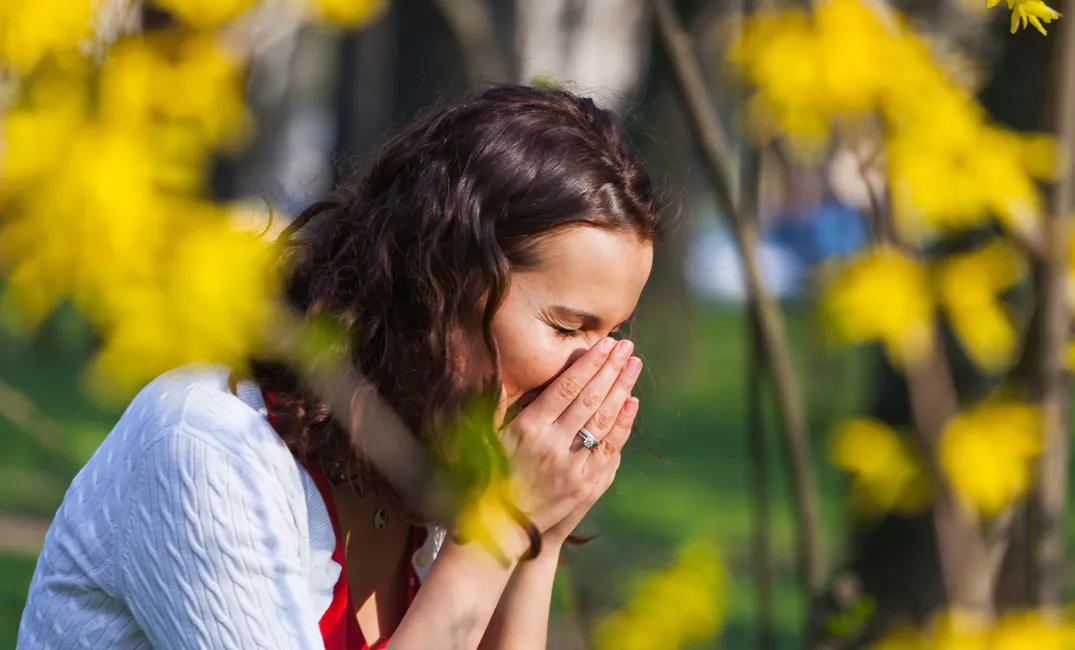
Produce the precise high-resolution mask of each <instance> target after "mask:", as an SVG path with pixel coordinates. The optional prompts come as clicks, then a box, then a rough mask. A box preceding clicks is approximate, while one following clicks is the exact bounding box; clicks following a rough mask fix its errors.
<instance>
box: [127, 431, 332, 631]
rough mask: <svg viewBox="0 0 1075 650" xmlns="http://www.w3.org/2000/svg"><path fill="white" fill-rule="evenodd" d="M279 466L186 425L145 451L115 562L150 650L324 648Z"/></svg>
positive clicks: (286, 478) (299, 516) (296, 519)
mask: <svg viewBox="0 0 1075 650" xmlns="http://www.w3.org/2000/svg"><path fill="white" fill-rule="evenodd" d="M284 461H286V459H284V460H280V459H279V458H277V457H275V456H274V455H273V454H265V453H263V450H259V449H257V448H256V447H253V448H252V447H250V446H243V445H235V444H228V443H226V442H225V443H222V442H220V440H219V439H218V438H215V437H214V436H212V435H207V434H205V433H204V432H200V431H197V430H194V429H192V428H191V427H189V426H187V425H186V424H182V425H181V426H179V427H177V428H176V429H175V430H173V431H170V432H169V433H168V434H167V435H164V436H162V437H161V438H160V439H158V440H157V441H155V442H154V443H153V444H152V445H151V446H150V447H149V448H147V449H146V451H145V453H144V455H143V456H142V457H141V459H140V460H139V464H138V466H137V467H136V468H135V472H134V475H133V477H132V478H133V479H134V480H133V482H132V484H131V490H130V492H129V493H128V495H127V501H128V503H127V504H126V512H125V514H124V516H123V526H124V530H123V531H122V538H123V539H122V544H121V545H120V548H119V553H118V557H117V562H118V566H119V570H120V572H121V581H122V590H123V592H124V597H125V600H126V603H127V606H128V607H129V608H130V610H131V613H132V614H133V616H134V617H135V619H136V620H137V622H138V624H139V626H140V627H141V628H142V629H143V631H144V632H145V634H146V636H147V637H148V638H149V641H150V643H151V644H152V646H153V647H154V648H156V649H158V650H188V649H189V650H194V649H199V650H217V649H219V650H224V649H228V650H231V649H238V650H248V649H254V648H267V649H273V650H299V649H302V650H307V649H318V650H320V649H322V648H324V644H323V641H322V638H321V635H320V632H319V630H318V618H319V614H318V613H317V612H316V611H315V607H314V605H313V603H312V599H311V596H310V592H309V587H308V584H307V581H306V577H305V575H304V567H303V563H304V558H308V550H305V549H304V548H303V543H304V542H303V537H302V535H303V532H302V530H301V525H302V524H301V523H300V522H301V521H303V520H304V517H305V513H304V512H303V513H297V512H296V511H295V510H296V508H295V505H294V504H295V501H294V495H292V494H290V493H289V491H288V489H287V488H288V486H289V485H290V484H291V481H292V480H293V478H294V477H292V476H290V475H288V472H289V471H291V472H293V471H294V469H295V468H294V466H292V467H290V468H289V467H288V466H287V463H286V462H284ZM300 499H301V496H300Z"/></svg>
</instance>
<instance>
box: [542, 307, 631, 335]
mask: <svg viewBox="0 0 1075 650" xmlns="http://www.w3.org/2000/svg"><path fill="white" fill-rule="evenodd" d="M549 310H550V311H553V312H556V313H557V314H558V315H560V316H564V317H567V318H575V319H578V320H580V321H582V322H584V323H586V324H588V325H590V326H591V327H595V328H598V329H600V328H601V326H602V325H603V324H604V322H605V321H604V319H603V318H601V317H600V316H598V315H596V314H591V313H590V312H588V311H583V310H581V309H575V308H574V307H567V306H565V305H553V306H552V307H549ZM634 317H635V315H634V314H631V315H630V316H628V317H627V319H626V320H625V321H623V322H622V323H620V324H619V325H617V326H616V327H613V328H611V329H613V330H618V329H619V328H621V327H623V326H624V325H627V324H628V323H630V322H631V321H632V320H633V319H634Z"/></svg>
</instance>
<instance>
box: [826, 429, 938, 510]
mask: <svg viewBox="0 0 1075 650" xmlns="http://www.w3.org/2000/svg"><path fill="white" fill-rule="evenodd" d="M830 457H831V460H832V463H833V464H834V465H836V466H837V467H839V468H841V469H843V470H845V471H847V472H849V473H850V474H852V476H854V482H853V484H852V486H851V500H852V507H853V508H854V509H855V510H856V511H857V512H859V513H860V514H864V515H868V516H869V515H878V514H884V513H886V512H889V511H895V512H897V513H899V514H904V515H911V514H916V513H919V512H922V511H924V510H925V509H927V508H928V507H929V504H930V501H931V499H932V489H931V487H930V483H929V478H928V477H927V475H926V472H925V468H924V467H923V465H922V460H921V457H920V456H919V454H918V452H917V451H915V449H914V448H913V447H912V446H911V444H910V443H909V442H908V441H907V440H906V439H904V438H903V437H902V436H900V435H899V434H898V433H896V432H895V431H893V430H892V429H891V428H889V427H888V426H887V425H885V424H884V423H882V422H879V421H877V420H868V419H857V420H850V421H848V422H845V423H844V424H843V425H842V426H841V427H840V429H839V431H837V433H836V436H835V438H834V440H833V444H832V450H831V453H830Z"/></svg>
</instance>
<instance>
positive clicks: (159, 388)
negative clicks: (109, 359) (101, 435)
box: [106, 365, 290, 459]
mask: <svg viewBox="0 0 1075 650" xmlns="http://www.w3.org/2000/svg"><path fill="white" fill-rule="evenodd" d="M229 376H230V370H229V369H228V368H225V367H221V366H201V365H195V366H184V367H182V368H178V369H176V370H173V371H171V372H168V373H165V374H163V375H161V376H160V377H158V378H156V379H155V380H153V381H152V382H150V383H149V384H148V385H146V387H145V388H143V389H142V390H141V391H140V392H139V393H138V395H137V396H136V397H135V398H134V399H133V400H132V401H131V403H130V405H129V406H128V407H127V410H126V411H125V412H124V413H123V416H122V417H121V418H120V420H119V422H118V423H117V424H116V427H115V428H114V429H113V431H112V433H110V434H109V436H108V437H109V438H118V439H119V440H118V441H117V442H120V443H121V444H122V445H123V446H124V447H125V448H126V449H132V448H149V447H152V446H154V445H156V444H157V443H159V442H161V440H163V439H166V438H172V437H193V438H196V439H198V440H200V441H202V442H204V443H206V444H209V445H210V446H212V447H215V448H217V449H219V451H220V452H222V453H225V454H228V455H233V454H240V455H243V456H247V455H250V454H251V453H252V454H253V456H254V457H262V458H266V459H268V458H274V459H275V458H290V453H289V452H288V450H287V447H286V445H284V443H283V441H282V440H280V438H279V436H277V435H276V432H275V431H273V429H272V427H271V426H269V424H268V422H267V421H266V420H265V418H264V414H263V413H260V412H258V410H257V405H256V404H253V403H251V401H250V400H249V399H247V400H243V399H240V397H239V396H237V395H236V394H234V393H233V392H232V391H231V389H230V388H229ZM108 442H109V441H108V440H106V444H107V443H108Z"/></svg>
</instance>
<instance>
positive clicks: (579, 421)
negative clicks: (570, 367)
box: [556, 341, 634, 436]
mask: <svg viewBox="0 0 1075 650" xmlns="http://www.w3.org/2000/svg"><path fill="white" fill-rule="evenodd" d="M632 350H634V343H631V342H630V341H620V342H619V343H618V344H617V345H616V348H615V349H614V350H613V351H612V354H610V355H609V358H608V361H606V362H605V365H603V366H601V369H600V370H598V371H597V374H596V375H594V377H593V379H591V380H590V383H588V384H586V386H585V387H584V388H583V389H582V392H580V393H579V396H578V397H577V398H575V400H574V401H573V402H571V404H570V405H569V406H568V407H567V409H565V410H564V412H563V413H561V414H560V417H558V418H556V425H557V426H559V427H563V429H564V430H566V431H568V432H570V435H572V436H574V435H575V433H577V432H578V430H579V429H581V428H582V427H583V426H585V425H586V423H587V422H589V421H590V418H592V417H593V416H594V413H596V412H597V409H598V408H600V406H601V405H602V404H603V403H604V402H605V399H606V398H607V397H608V394H609V391H610V390H612V386H613V385H614V384H615V383H616V378H617V377H619V376H620V375H621V374H622V373H623V369H624V366H626V364H627V360H628V359H630V358H631V351H632ZM618 410H619V409H618V408H617V409H616V411H618ZM616 411H613V413H615V412H616ZM613 417H615V415H613ZM593 433H596V432H593Z"/></svg>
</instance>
